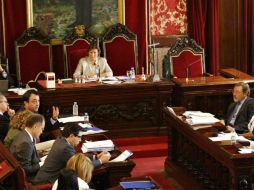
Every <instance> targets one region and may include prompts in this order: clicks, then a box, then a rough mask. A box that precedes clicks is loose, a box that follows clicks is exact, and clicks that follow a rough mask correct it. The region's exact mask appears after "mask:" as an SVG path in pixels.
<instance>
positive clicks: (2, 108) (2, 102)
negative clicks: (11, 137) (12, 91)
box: [0, 93, 15, 142]
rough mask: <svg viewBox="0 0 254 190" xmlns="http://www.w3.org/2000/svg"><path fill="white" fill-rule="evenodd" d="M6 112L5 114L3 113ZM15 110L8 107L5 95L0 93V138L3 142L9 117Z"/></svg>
mask: <svg viewBox="0 0 254 190" xmlns="http://www.w3.org/2000/svg"><path fill="white" fill-rule="evenodd" d="M5 113H7V115H5ZM14 114H15V111H14V110H12V109H10V108H9V104H8V101H7V99H6V97H5V96H4V95H3V94H1V93H0V140H1V141H2V142H3V140H4V138H5V136H6V134H7V132H8V128H9V122H10V119H9V117H12V116H13V115H14Z"/></svg>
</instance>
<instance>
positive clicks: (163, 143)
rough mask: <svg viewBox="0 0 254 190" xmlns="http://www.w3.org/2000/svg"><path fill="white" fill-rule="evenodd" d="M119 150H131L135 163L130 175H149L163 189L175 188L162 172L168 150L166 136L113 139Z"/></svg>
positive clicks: (170, 189)
mask: <svg viewBox="0 0 254 190" xmlns="http://www.w3.org/2000/svg"><path fill="white" fill-rule="evenodd" d="M113 141H114V144H115V145H116V146H117V147H118V148H119V149H120V150H126V149H127V150H131V151H133V155H132V156H131V158H130V159H131V160H133V161H134V162H135V163H136V167H135V168H134V169H133V171H132V177H144V176H151V177H152V178H153V179H154V180H155V181H156V182H157V183H158V185H159V186H160V187H161V188H163V189H164V190H176V189H177V188H176V186H175V185H174V184H173V182H172V181H170V178H169V177H168V176H167V174H166V173H165V172H164V161H165V158H166V156H167V151H168V138H167V137H166V136H154V137H142V138H122V139H114V140H113Z"/></svg>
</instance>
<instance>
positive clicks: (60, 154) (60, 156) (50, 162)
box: [32, 124, 110, 184]
mask: <svg viewBox="0 0 254 190" xmlns="http://www.w3.org/2000/svg"><path fill="white" fill-rule="evenodd" d="M79 130H80V127H79V126H78V125H77V124H68V125H66V126H64V130H63V131H62V137H60V138H58V139H56V141H55V142H54V144H53V146H52V148H51V150H50V152H49V155H48V156H47V158H46V160H45V163H44V164H43V166H42V167H41V168H40V170H39V172H38V173H37V175H36V177H35V179H34V180H33V181H32V183H33V184H43V183H54V182H55V180H56V179H57V178H58V176H59V173H60V171H61V170H62V169H64V168H65V166H66V163H67V161H68V160H69V159H70V157H71V156H73V155H74V154H75V153H76V150H75V147H76V146H77V144H78V140H79V139H78V138H77V136H78V133H79ZM97 158H98V159H93V158H90V159H92V160H93V165H94V167H98V166H100V165H101V164H103V163H105V162H108V160H109V158H110V154H109V153H104V152H103V153H101V154H99V156H98V157H97Z"/></svg>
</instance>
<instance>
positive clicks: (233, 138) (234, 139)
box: [231, 128, 237, 144]
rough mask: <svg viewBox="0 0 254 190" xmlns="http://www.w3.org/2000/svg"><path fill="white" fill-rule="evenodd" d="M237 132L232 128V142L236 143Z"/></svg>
mask: <svg viewBox="0 0 254 190" xmlns="http://www.w3.org/2000/svg"><path fill="white" fill-rule="evenodd" d="M236 139H237V134H236V132H235V129H234V128H233V129H232V135H231V144H236Z"/></svg>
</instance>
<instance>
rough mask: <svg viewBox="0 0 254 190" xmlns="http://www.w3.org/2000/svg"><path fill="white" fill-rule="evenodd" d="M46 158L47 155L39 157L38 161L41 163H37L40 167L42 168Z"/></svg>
mask: <svg viewBox="0 0 254 190" xmlns="http://www.w3.org/2000/svg"><path fill="white" fill-rule="evenodd" d="M47 156H48V155H46V156H43V157H41V158H40V159H41V161H40V162H39V165H40V167H42V166H43V164H44V162H45V160H46V158H47Z"/></svg>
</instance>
